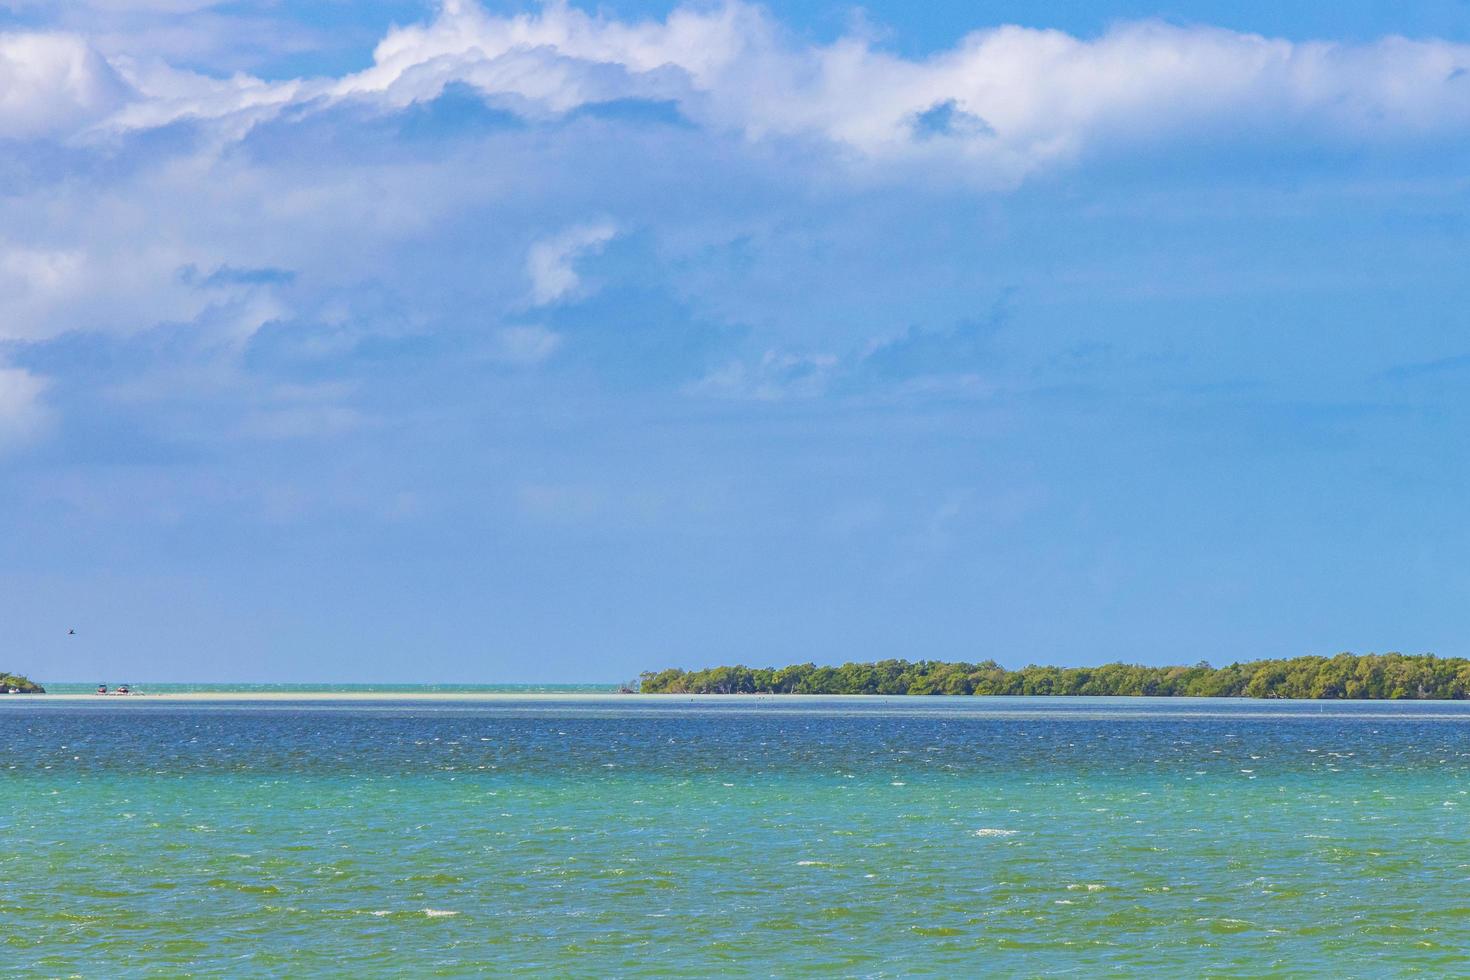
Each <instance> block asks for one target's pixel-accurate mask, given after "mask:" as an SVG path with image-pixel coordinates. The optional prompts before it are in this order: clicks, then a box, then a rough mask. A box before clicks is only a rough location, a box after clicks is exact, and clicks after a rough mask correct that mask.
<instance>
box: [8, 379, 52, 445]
mask: <svg viewBox="0 0 1470 980" xmlns="http://www.w3.org/2000/svg"><path fill="white" fill-rule="evenodd" d="M47 384H48V383H47V381H46V379H45V378H42V377H40V376H38V375H35V374H32V373H31V372H30V371H27V370H24V369H22V368H15V367H6V366H5V365H3V364H0V451H3V450H5V449H7V448H10V447H11V446H14V445H17V444H19V443H22V442H26V441H28V440H30V439H32V438H35V437H36V436H38V435H39V434H40V433H41V432H42V431H43V430H44V429H45V428H46V427H47V426H48V425H49V424H50V423H51V420H52V419H51V413H50V411H49V410H48V409H47V407H46V405H45V403H44V402H43V401H42V398H41V396H42V394H43V393H44V392H45V391H46V388H47Z"/></svg>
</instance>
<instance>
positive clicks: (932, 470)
mask: <svg viewBox="0 0 1470 980" xmlns="http://www.w3.org/2000/svg"><path fill="white" fill-rule="evenodd" d="M1467 175H1470V4H1467V3H1466V2H1463V0H1426V2H1423V3H1416V4H1399V3H1393V4H1391V3H1385V2H1377V0H1373V2H1369V0H1344V2H1341V3H1336V4H1282V3H1279V2H1275V3H1267V2H1255V0H1248V2H1236V3H1229V4H1225V3H1207V2H1204V0H1178V2H1174V3H1159V2H1156V0H1155V2H1151V0H1115V2H1088V3H1082V2H1078V0H1028V2H1025V3H1022V2H1019V0H1015V2H1006V0H977V2H972V3H948V4H914V3H900V2H897V0H881V2H874V3H869V4H867V5H866V6H863V7H856V6H852V5H850V4H846V3H836V2H829V0H791V2H788V3H773V4H769V5H764V6H762V5H757V4H753V3H748V2H727V3H718V2H715V3H678V2H669V0H616V2H610V3H605V4H581V3H571V2H568V3H546V4H539V3H521V2H515V0H485V2H483V3H480V2H476V0H445V2H443V3H429V2H417V0H355V2H351V3H349V2H346V0H314V2H302V0H231V2H215V0H73V2H68V3H66V4H57V3H54V2H44V3H43V2H33V0H0V666H3V667H4V668H5V669H7V670H14V671H17V672H21V673H25V674H28V675H30V676H33V677H36V678H38V679H40V680H42V681H45V680H52V681H61V680H75V681H88V682H97V681H109V682H113V683H116V682H120V681H131V682H139V681H147V680H154V681H163V680H177V681H224V682H228V681H282V682H292V681H301V682H304V681H318V682H322V681H326V682H329V681H344V682H345V681H365V682H372V681H378V682H383V681H422V682H444V683H447V682H487V683H488V682H555V681H566V682H580V681H609V682H615V681H622V680H627V679H630V678H632V677H635V676H636V675H637V674H638V672H639V671H641V670H647V669H655V668H662V667H666V666H686V667H696V666H704V665H710V664H718V663H732V662H741V663H746V664H751V665H772V664H785V663H792V662H805V661H815V662H819V663H839V662H842V661H845V660H868V659H876V658H884V657H907V658H909V659H919V658H932V659H964V660H981V659H985V658H994V659H996V660H998V661H999V662H1001V663H1002V664H1005V665H1007V666H1012V667H1017V666H1022V665H1025V664H1028V663H1054V664H1063V665H1079V664H1097V663H1102V662H1108V661H1114V660H1125V661H1129V662H1137V663H1146V664H1162V663H1195V662H1197V661H1201V660H1207V661H1210V662H1212V663H1215V664H1224V663H1229V662H1231V661H1234V660H1245V659H1254V658H1258V657H1279V656H1298V655H1303V654H1333V653H1336V652H1339V651H1343V650H1351V651H1356V652H1369V651H1378V652H1384V651H1390V650H1400V651H1404V652H1435V653H1440V654H1443V655H1451V656H1470V566H1467V563H1466V562H1465V559H1464V556H1465V555H1467V554H1470V522H1467V521H1466V520H1465V514H1466V501H1467V500H1470V454H1467V452H1466V449H1467V442H1470V387H1467V384H1470V332H1467V329H1466V327H1467V314H1466V310H1467V309H1470V276H1467V275H1466V272H1467V258H1470V212H1467V204H1470V177H1467ZM69 629H75V630H76V635H75V636H69V635H67V631H68V630H69Z"/></svg>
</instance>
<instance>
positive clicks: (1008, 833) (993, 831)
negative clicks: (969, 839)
mask: <svg viewBox="0 0 1470 980" xmlns="http://www.w3.org/2000/svg"><path fill="white" fill-rule="evenodd" d="M1018 833H1020V831H1018V830H1001V829H1000V828H999V827H981V828H980V829H979V830H977V831H975V836H976V837H1013V836H1015V835H1016V834H1018Z"/></svg>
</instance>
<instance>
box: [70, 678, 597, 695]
mask: <svg viewBox="0 0 1470 980" xmlns="http://www.w3.org/2000/svg"><path fill="white" fill-rule="evenodd" d="M119 684H128V685H130V686H131V687H132V689H133V690H135V691H140V692H146V693H148V694H611V693H616V692H617V690H618V687H619V685H617V684H180V683H178V682H168V683H160V684H148V683H138V682H135V681H129V680H127V679H126V678H124V679H122V680H112V681H109V682H107V685H108V687H113V688H115V687H117V686H118V685H119ZM43 686H44V687H45V688H46V691H47V693H49V694H91V693H93V692H95V691H96V690H97V684H95V683H94V684H88V683H85V682H80V681H52V682H48V683H46V684H45V685H43Z"/></svg>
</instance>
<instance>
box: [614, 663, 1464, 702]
mask: <svg viewBox="0 0 1470 980" xmlns="http://www.w3.org/2000/svg"><path fill="white" fill-rule="evenodd" d="M638 691H639V693H642V694H968V695H991V696H995V695H1074V696H1095V697H1120V696H1123V697H1206V698H1308V699H1363V700H1380V699H1381V700H1388V699H1393V700H1399V699H1415V700H1452V699H1455V700H1458V699H1464V698H1467V697H1470V660H1465V659H1461V658H1458V657H1437V656H1435V655H1433V654H1413V655H1409V654H1401V653H1385V654H1362V655H1358V654H1352V653H1340V654H1338V655H1337V656H1334V657H1293V658H1290V659H1285V660H1252V661H1247V662H1244V663H1232V664H1230V665H1229V666H1226V667H1212V666H1210V665H1209V664H1208V663H1204V662H1200V663H1197V664H1195V665H1194V666H1193V667H1182V666H1180V667H1145V666H1140V665H1138V664H1126V663H1110V664H1103V665H1102V666H1100V667H1041V666H1035V665H1031V666H1027V667H1023V668H1021V669H1020V670H1007V669H1006V668H1004V667H1002V666H1000V665H999V664H997V663H996V662H995V661H994V660H984V661H981V662H980V663H955V662H945V661H939V660H916V661H912V662H911V661H908V660H880V661H878V662H876V663H846V664H843V665H842V666H840V667H818V666H817V665H815V664H810V663H806V664H795V665H792V666H789V667H780V668H776V667H745V666H733V667H709V668H706V669H704V670H692V671H686V670H680V669H678V668H670V669H668V670H661V671H656V672H655V671H649V672H647V673H644V674H642V675H641V676H640V679H639V684H638Z"/></svg>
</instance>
